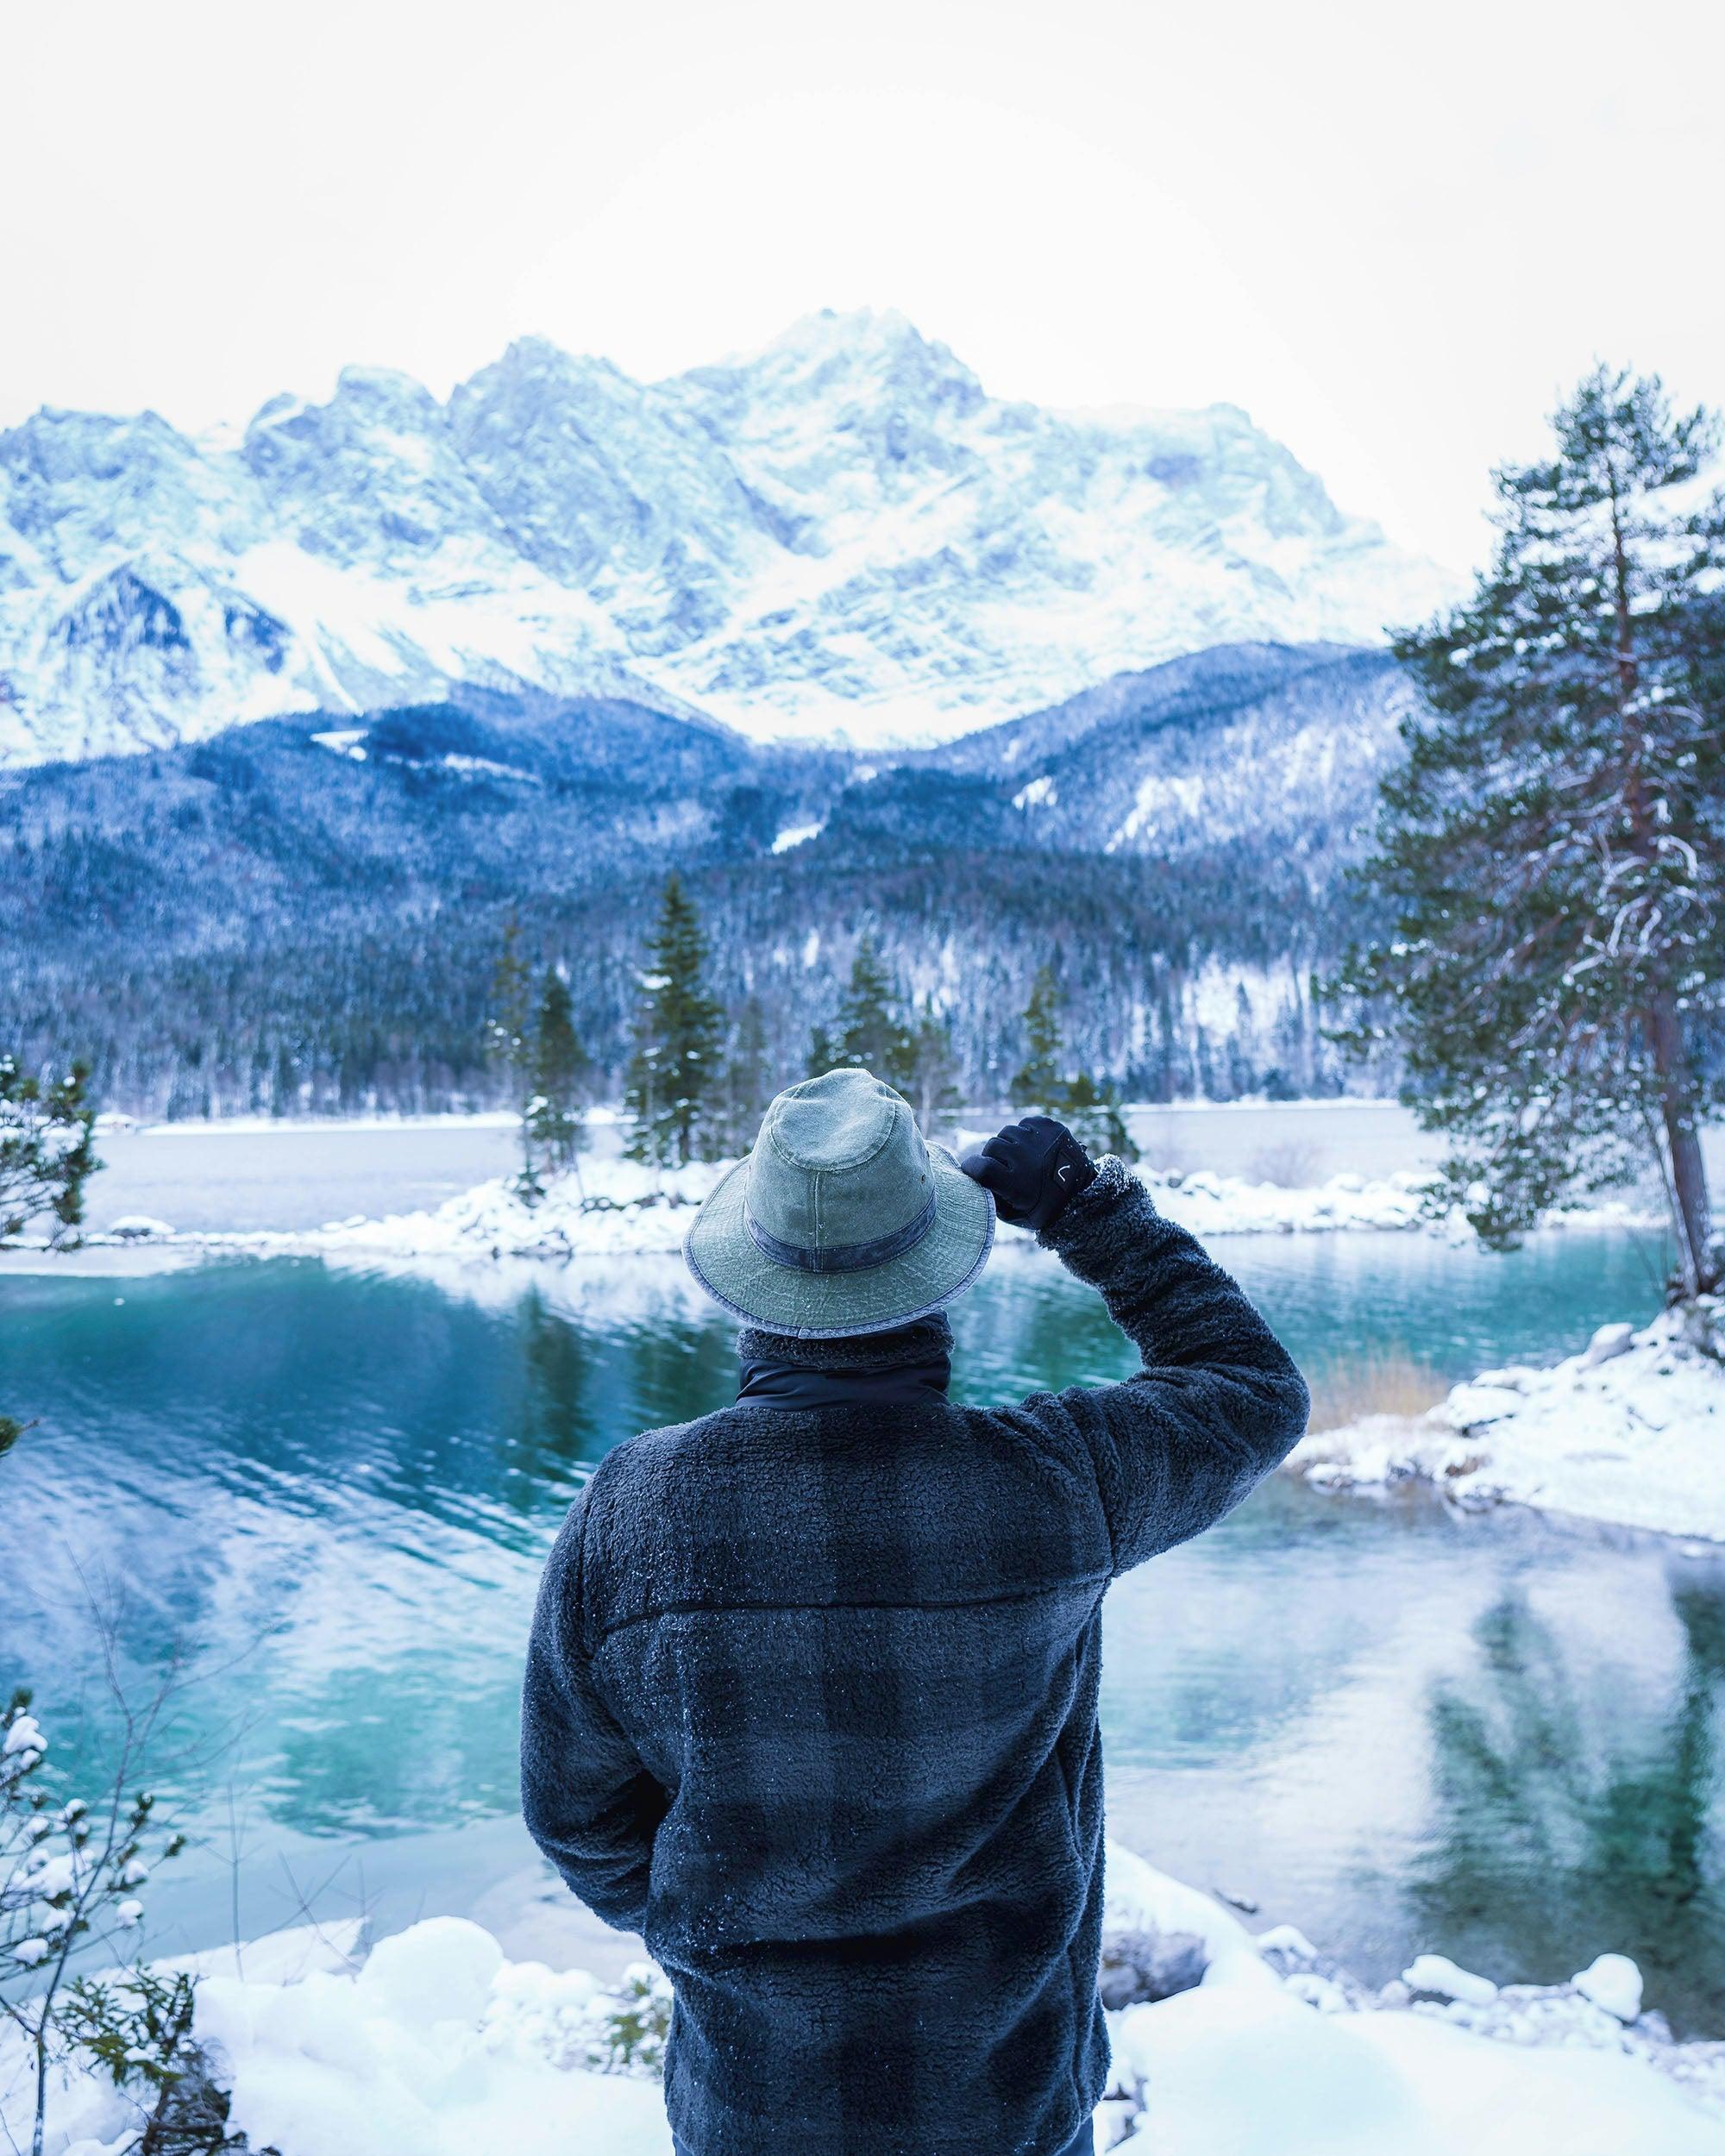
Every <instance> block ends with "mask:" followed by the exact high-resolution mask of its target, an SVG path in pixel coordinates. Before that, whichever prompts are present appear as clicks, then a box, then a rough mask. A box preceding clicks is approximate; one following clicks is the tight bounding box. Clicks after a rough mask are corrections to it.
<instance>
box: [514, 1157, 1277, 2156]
mask: <svg viewBox="0 0 1725 2156" xmlns="http://www.w3.org/2000/svg"><path fill="white" fill-rule="evenodd" d="M1044 1240H1046V1241H1048V1242H1049V1243H1050V1244H1052V1246H1053V1247H1055V1248H1056V1249H1057V1250H1059V1251H1060V1252H1061V1254H1062V1256H1063V1257H1064V1258H1065V1259H1066V1262H1067V1263H1068V1264H1069V1266H1071V1268H1072V1269H1073V1270H1075V1271H1076V1272H1077V1273H1078V1274H1079V1275H1080V1276H1081V1277H1083V1278H1086V1279H1089V1280H1092V1281H1094V1282H1095V1283H1096V1284H1097V1285H1098V1286H1100V1287H1101V1288H1102V1290H1103V1292H1104V1294H1105V1295H1106V1296H1107V1300H1108V1303H1109V1307H1110V1309H1111V1310H1112V1312H1113V1314H1114V1316H1115V1317H1116V1318H1117V1319H1119V1320H1120V1322H1121V1323H1122V1324H1123V1326H1125V1327H1126V1330H1127V1331H1128V1332H1129V1333H1130V1334H1131V1336H1132V1338H1133V1339H1134V1340H1135V1342H1136V1343H1137V1344H1138V1346H1139V1348H1140V1349H1141V1350H1142V1351H1143V1352H1144V1354H1145V1363H1146V1368H1145V1370H1144V1371H1143V1372H1141V1373H1140V1375H1139V1376H1138V1377H1136V1378H1134V1379H1132V1380H1130V1381H1128V1382H1126V1383H1125V1384H1122V1385H1117V1386H1107V1387H1101V1388H1094V1389H1091V1390H1082V1389H1074V1390H1072V1391H1069V1392H1068V1393H1065V1394H1062V1395H1037V1396H1034V1397H1032V1399H1031V1400H1028V1401H1025V1402H1023V1403H1021V1404H1019V1405H1017V1406H1013V1407H1003V1408H994V1409H985V1408H971V1407H959V1406H956V1405H953V1404H951V1403H950V1402H949V1401H947V1400H946V1399H945V1397H944V1345H945V1343H946V1342H947V1340H948V1339H950V1334H948V1332H947V1331H946V1327H945V1324H944V1319H935V1320H932V1321H931V1322H929V1321H925V1322H924V1323H922V1324H919V1325H915V1326H910V1327H907V1328H905V1329H903V1330H901V1331H899V1332H888V1333H884V1334H879V1335H875V1336H874V1337H873V1338H862V1339H856V1338H850V1339H844V1340H839V1341H826V1342H823V1341H806V1340H790V1339H787V1338H783V1337H781V1336H778V1335H768V1334H763V1333H758V1332H756V1333H745V1334H744V1335H743V1343H742V1344H743V1354H744V1357H745V1363H748V1364H750V1367H751V1369H752V1370H753V1371H754V1373H755V1376H753V1378H752V1379H751V1382H750V1384H749V1385H747V1386H745V1396H744V1397H743V1399H741V1400H740V1401H738V1403H737V1405H736V1406H734V1407H728V1408H724V1409H723V1410H721V1411H719V1412H718V1413H715V1414H712V1415H709V1416H707V1417H706V1418H704V1419H703V1420H700V1421H699V1422H695V1423H691V1424H688V1425H686V1426H682V1427H681V1428H678V1429H673V1430H668V1431H659V1432H649V1433H648V1434H647V1435H645V1436H643V1437H641V1438H635V1439H633V1440H631V1441H630V1443H628V1444H627V1445H623V1446H621V1447H620V1448H619V1449H618V1451H616V1452H614V1453H613V1454H612V1455H611V1456H610V1457H608V1458H607V1459H606V1460H605V1463H603V1464H602V1465H601V1466H600V1468H599V1470H598V1472H597V1473H596V1474H595V1476H594V1477H593V1482H592V1483H591V1484H590V1485H589V1487H588V1489H587V1490H586V1492H585V1493H584V1495H583V1499H582V1501H580V1503H579V1504H578V1505H577V1506H576V1507H575V1508H574V1511H573V1512H572V1514H571V1515H570V1520H569V1522H568V1526H566V1527H565V1530H564V1532H563V1535H562V1536H561V1538H560V1540H559V1543H558V1546H557V1549H556V1551H555V1552H554V1555H553V1557H552V1560H551V1563H550V1565H549V1567H548V1570H547V1574H546V1580H545V1585H544V1589H543V1592H542V1596H541V1601H540V1608H539V1614H538V1617H537V1620H536V1630H535V1639H534V1647H533V1651H532V1654H531V1657H530V1665H529V1673H528V1683H527V1691H526V1698H525V1717H524V1801H525V1808H526V1811H527V1814H528V1819H529V1823H530V1826H531V1827H533V1830H534V1833H535V1834H536V1838H537V1839H539V1841H540V1843H541V1846H543V1848H545V1850H546V1851H547V1852H548V1853H549V1854H550V1855H551V1856H552V1857H553V1858H554V1859H555V1861H556V1862H557V1863H558V1864H559V1865H560V1867H561V1869H562V1871H563V1872H564V1875H565V1877H567V1878H568V1880H569V1883H570V1884H571V1885H572V1886H574V1889H575V1890H576V1891H577V1892H578V1893H580V1894H581V1895H582V1896H583V1898H585V1899H586V1901H588V1902H589V1903H590V1904H591V1905H592V1906H593V1907H594V1908H597V1909H598V1910H599V1914H600V1915H604V1916H605V1917H607V1918H608V1919H609V1920H610V1921H613V1922H617V1923H619V1924H624V1925H628V1926H630V1927H639V1928H641V1929H643V1931H644V1933H645V1935H646V1938H647V1941H648V1944H649V1948H650V1949H651V1950H652V1952H654V1953H655V1955H656V1956H657V1957H658V1959H660V1960H661V1961H662V1964H663V1965H664V1966H665V1968H666V1969H667V1971H668V1973H669V1974H670V1975H671V1977H672V1979H673V1982H674V1987H675V1990H676V1995H677V2009H676V2016H675V2021H674V2028H673V2040H672V2046H671V2053H670V2060H669V2065H668V2081H667V2103H668V2109H669V2110H670V2115H671V2121H672V2125H673V2127H674V2130H675V2132H676V2134H677V2136H678V2139H679V2141H680V2143H681V2144H682V2145H684V2146H685V2147H687V2150H688V2151H689V2152H690V2156H768V2151H775V2152H776V2151H778V2150H781V2149H782V2148H783V2147H788V2146H792V2145H794V2144H796V2143H798V2142H800V2141H801V2140H806V2141H807V2142H808V2143H809V2144H810V2145H812V2146H814V2147H819V2148H821V2149H822V2150H823V2151H830V2152H831V2156H946V2153H947V2152H950V2153H951V2156H957V2153H958V2152H959V2151H960V2150H963V2151H966V2152H970V2151H974V2150H975V2149H977V2148H986V2149H988V2150H989V2151H990V2152H999V2156H1055V2152H1057V2151H1059V2150H1061V2149H1063V2148H1064V2147H1065V2146H1066V2144H1067V2143H1068V2142H1069V2140H1070V2139H1071V2138H1072V2136H1073V2134H1075V2132H1076V2131H1077V2129H1078V2128H1080V2126H1081V2125H1082V2122H1083V2120H1084V2119H1085V2117H1086V2116H1087V2115H1088V2112H1089V2111H1090V2110H1091V2109H1093V2108H1094V2106H1095V2103H1096V2101H1097V2099H1098V2097H1099V2096H1100V2094H1101V2087H1102V2083H1103V2078H1104V2076H1105V2074H1106V2071H1107V2039H1106V2034H1105V2031H1104V2028H1103V2025H1102V2018H1101V2009H1100V2006H1099V2004H1098V2002H1097V1997H1096V1965H1097V1952H1098V1935H1099V1927H1100V1915H1101V1833H1102V1799H1101V1752H1100V1739H1099V1736H1098V1732H1097V1725H1096V1689H1097V1675H1098V1663H1099V1654H1100V1614H1099V1613H1100V1608H1101V1598H1102V1595H1103V1592H1104V1590H1105V1589H1106V1587H1107V1583H1108V1581H1109V1580H1110V1579H1111V1578H1112V1577H1113V1576H1114V1574H1115V1573H1116V1572H1118V1571H1120V1570H1125V1569H1126V1567H1127V1566H1129V1565H1131V1564H1136V1563H1138V1562H1139V1561H1141V1559H1142V1558H1144V1557H1149V1556H1151V1555H1153V1554H1155V1552H1156V1551H1157V1550H1158V1549H1162V1548H1165V1547H1167V1546H1169V1545H1170V1544H1171V1543H1173V1542H1176V1541H1179V1540H1182V1539H1185V1537H1186V1536H1188V1535H1189V1534H1192V1533H1194V1532H1198V1531H1199V1530H1200V1529H1201V1527H1203V1526H1207V1525H1208V1524H1209V1522H1210V1521H1211V1520H1214V1519H1215V1518H1216V1517H1218V1516H1219V1514H1220V1513H1221V1512H1223V1511H1225V1510H1226V1508H1227V1507H1228V1506H1229V1505H1231V1504H1232V1503H1233V1502H1236V1501H1238V1499H1239V1497H1240V1496H1242V1495H1245V1492H1246V1491H1247V1490H1248V1489H1250V1488H1251V1486H1252V1485H1253V1484H1254V1483H1255V1482H1257V1481H1258V1478H1259V1477H1260V1476H1262V1475H1263V1474H1264V1473H1265V1472H1266V1471H1267V1470H1268V1469H1269V1468H1270V1466H1272V1465H1273V1464H1274V1463H1275V1462H1276V1461H1277V1459H1278V1458H1280V1457H1281V1456H1282V1454H1283V1452H1284V1451H1286V1450H1287V1449H1288V1447H1289V1445H1291V1444H1292V1443H1293V1442H1294V1440H1295V1438H1296V1437H1297V1436H1298V1434H1299V1431H1300V1428H1301V1427H1302V1424H1303V1420H1304V1408H1305V1395H1304V1388H1303V1386H1302V1383H1301V1382H1300V1379H1299V1376H1298V1374H1297V1372H1295V1370H1294V1368H1293V1365H1292V1364H1291V1363H1289V1360H1288V1358H1287V1357H1286V1355H1285V1354H1284V1353H1283V1351H1282V1349H1281V1348H1280V1347H1279V1345H1278V1344H1277V1343H1276V1341H1275V1339H1274V1338H1273V1336H1272V1335H1271V1334H1270V1332H1269V1329H1268V1328H1267V1327H1266V1326H1264V1324H1263V1321H1262V1320H1261V1319H1259V1318H1258V1316H1257V1313H1255V1312H1254V1311H1253V1310H1252V1309H1251V1305H1250V1304H1249V1303H1248V1302H1247V1301H1246V1300H1245V1297H1244V1296H1243V1295H1241V1294H1240V1293H1239V1289H1238V1288H1236V1287H1235V1286H1234V1284H1233V1282H1232V1281H1231V1280H1229V1279H1228V1277H1227V1275H1226V1274H1224V1273H1222V1272H1221V1271H1220V1269H1219V1268H1217V1267H1215V1266H1214V1265H1213V1264H1212V1263H1210V1261H1209V1260H1208V1258H1206V1257H1204V1255H1203V1253H1202V1252H1201V1250H1199V1249H1198V1246H1197V1245H1196V1244H1195V1243H1194V1242H1193V1241H1192V1238H1190V1237H1189V1236H1187V1235H1185V1234H1184V1233H1183V1232H1182V1231H1181V1230H1179V1229H1176V1228H1174V1227H1172V1226H1171V1225H1170V1224H1168V1223H1167V1222H1165V1221H1163V1220H1161V1219H1158V1218H1157V1215H1156V1213H1154V1210H1153V1208H1152V1207H1151V1205H1150V1203H1149V1200H1148V1199H1147V1197H1146V1196H1145V1193H1144V1192H1143V1190H1142V1188H1141V1187H1139V1186H1138V1185H1137V1184H1136V1183H1135V1182H1133V1181H1132V1180H1131V1179H1130V1178H1129V1177H1127V1176H1126V1174H1125V1173H1124V1171H1123V1170H1122V1169H1120V1165H1119V1163H1113V1162H1110V1163H1105V1165H1104V1169H1103V1173H1102V1175H1101V1176H1100V1177H1099V1178H1098V1179H1097V1181H1096V1183H1095V1185H1094V1186H1093V1187H1092V1188H1090V1189H1088V1190H1087V1191H1085V1192H1084V1194H1083V1195H1082V1197H1081V1198H1079V1199H1078V1200H1075V1201H1074V1202H1073V1204H1072V1205H1071V1206H1070V1207H1069V1210H1068V1211H1067V1213H1065V1215H1064V1216H1063V1219H1061V1220H1060V1221H1059V1222H1057V1224H1056V1225H1055V1226H1054V1227H1053V1228H1052V1229H1051V1230H1050V1231H1049V1232H1047V1234H1046V1235H1045V1237H1044Z"/></svg>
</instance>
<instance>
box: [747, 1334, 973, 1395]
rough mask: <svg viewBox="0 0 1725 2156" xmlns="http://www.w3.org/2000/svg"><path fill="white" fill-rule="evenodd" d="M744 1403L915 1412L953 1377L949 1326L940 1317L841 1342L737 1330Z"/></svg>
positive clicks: (940, 1393)
mask: <svg viewBox="0 0 1725 2156" xmlns="http://www.w3.org/2000/svg"><path fill="white" fill-rule="evenodd" d="M737 1357H738V1359H739V1361H740V1362H741V1363H742V1366H743V1369H742V1381H741V1382H740V1383H739V1385H738V1387H737V1400H738V1401H739V1403H743V1402H746V1403H747V1404H748V1405H749V1406H750V1407H787V1408H800V1407H862V1406H877V1407H914V1406H916V1404H917V1403H918V1402H919V1401H927V1400H941V1399H944V1397H945V1395H946V1387H947V1381H948V1380H949V1379H950V1376H951V1375H952V1327H951V1326H950V1325H949V1324H948V1323H947V1322H946V1319H944V1317H942V1316H940V1315H939V1314H938V1313H937V1314H936V1315H935V1316H934V1317H931V1318H922V1319H918V1321H917V1323H916V1324H914V1325H906V1326H900V1327H899V1328H898V1329H897V1330H896V1331H895V1332H864V1333H852V1334H850V1335H848V1336H847V1337H846V1338H844V1339H839V1340H798V1339H793V1338H791V1336H790V1335H789V1334H788V1333H784V1332H760V1331H757V1330H756V1328H754V1327H753V1326H750V1327H749V1328H748V1329H747V1330H746V1331H744V1332H740V1333H739V1334H738V1335H737Z"/></svg>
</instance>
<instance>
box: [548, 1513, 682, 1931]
mask: <svg viewBox="0 0 1725 2156" xmlns="http://www.w3.org/2000/svg"><path fill="white" fill-rule="evenodd" d="M584 1505H585V1499H584V1496H583V1498H580V1499H577V1500H576V1502H575V1504H574V1507H572V1509H571V1511H570V1513H569V1516H568V1520H565V1521H564V1523H563V1528H562V1532H561V1534H559V1536H558V1537H557V1539H556V1542H555V1545H554V1546H553V1548H552V1551H551V1555H550V1557H549V1560H548V1562H547V1564H546V1566H545V1574H544V1577H543V1579H542V1580H541V1582H540V1583H539V1600H538V1604H537V1606H536V1608H535V1610H534V1613H533V1635H532V1638H531V1639H530V1642H529V1645H528V1649H527V1676H526V1679H525V1682H524V1685H523V1687H522V1694H521V1810H522V1816H523V1817H524V1819H525V1820H526V1821H527V1831H528V1833H530V1834H531V1835H532V1837H533V1839H534V1840H535V1841H536V1842H537V1843H538V1845H539V1846H540V1848H541V1849H542V1850H543V1852H545V1854H546V1855H547V1856H548V1857H549V1858H550V1859H551V1862H552V1863H553V1864H554V1865H556V1867H557V1869H558V1871H560V1872H561V1874H562V1876H563V1879H564V1883H566V1884H567V1885H568V1887H569V1888H570V1889H571V1890H573V1891H574V1893H575V1894H577V1895H579V1896H580V1899H581V1900H582V1901H583V1902H586V1905H587V1907H588V1908H590V1909H592V1910H593V1914H594V1915H596V1916H601V1917H603V1918H604V1920H605V1922H606V1923H607V1924H614V1925H615V1926H616V1927H618V1930H619V1931H630V1932H638V1931H639V1930H641V1928H642V1927H643V1924H644V1923H645V1921H646V1917H647V1881H648V1874H649V1869H650V1867H651V1864H652V1858H653V1837H654V1835H655V1833H656V1832H657V1830H658V1826H659V1822H660V1821H661V1820H662V1818H663V1817H664V1814H665V1794H664V1791H663V1790H662V1789H661V1788H660V1786H659V1784H658V1783H657V1782H655V1780H654V1778H653V1777H652V1776H651V1775H650V1774H649V1773H648V1771H647V1770H646V1769H645V1768H644V1767H643V1765H642V1764H641V1761H640V1759H639V1758H638V1757H637V1754H636V1752H635V1749H634V1747H633V1745H631V1744H630V1741H629V1739H628V1738H627V1737H626V1736H625V1735H624V1733H623V1731H622V1730H621V1729H620V1728H619V1727H618V1724H617V1721H616V1719H615V1717H614V1716H613V1715H612V1714H611V1712H610V1710H609V1708H606V1706H605V1702H603V1701H602V1700H601V1699H600V1698H599V1694H598V1693H597V1691H596V1690H595V1689H594V1688H593V1676H592V1671H591V1670H590V1669H589V1667H588V1664H587V1658H586V1654H585V1652H584V1651H583V1649H582V1645H581V1626H580V1574H581V1554H580V1553H581V1516H582V1513H583V1510H584Z"/></svg>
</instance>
